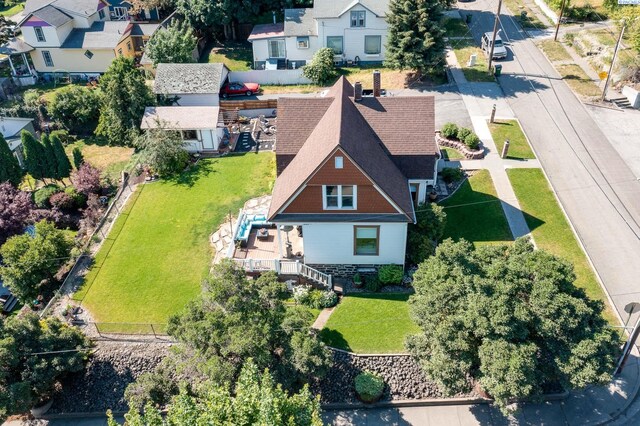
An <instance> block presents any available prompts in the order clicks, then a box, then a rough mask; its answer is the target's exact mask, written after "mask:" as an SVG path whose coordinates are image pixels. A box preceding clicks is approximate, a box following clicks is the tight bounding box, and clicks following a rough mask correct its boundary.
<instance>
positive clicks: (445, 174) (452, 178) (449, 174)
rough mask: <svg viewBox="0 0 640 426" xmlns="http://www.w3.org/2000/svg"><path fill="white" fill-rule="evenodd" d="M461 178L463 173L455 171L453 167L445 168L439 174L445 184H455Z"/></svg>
mask: <svg viewBox="0 0 640 426" xmlns="http://www.w3.org/2000/svg"><path fill="white" fill-rule="evenodd" d="M463 176H464V173H463V172H462V170H460V169H456V168H454V167H445V168H444V169H442V171H441V172H440V177H442V179H443V180H444V181H445V182H446V183H452V182H457V181H459V180H460V179H462V177H463Z"/></svg>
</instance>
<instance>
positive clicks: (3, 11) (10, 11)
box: [0, 2, 24, 18]
mask: <svg viewBox="0 0 640 426" xmlns="http://www.w3.org/2000/svg"><path fill="white" fill-rule="evenodd" d="M23 9H24V3H23V2H20V3H16V4H14V5H12V6H3V7H0V15H2V16H6V17H7V18H10V17H12V16H13V15H15V14H16V13H18V12H20V11H22V10H23Z"/></svg>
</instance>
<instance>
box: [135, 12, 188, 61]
mask: <svg viewBox="0 0 640 426" xmlns="http://www.w3.org/2000/svg"><path fill="white" fill-rule="evenodd" d="M197 44H198V39H197V38H196V36H195V35H194V34H193V28H191V26H190V25H189V24H188V23H187V22H175V21H174V23H172V24H171V25H169V26H168V27H167V28H166V29H161V30H160V31H157V32H156V33H155V34H154V35H153V37H152V38H151V40H149V43H147V45H146V47H145V53H146V55H147V56H148V57H149V59H151V60H152V61H153V66H154V67H155V66H157V65H158V64H160V63H168V64H184V63H188V62H195V60H194V58H193V51H194V50H195V48H196V45H197Z"/></svg>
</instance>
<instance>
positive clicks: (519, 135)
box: [487, 120, 536, 160]
mask: <svg viewBox="0 0 640 426" xmlns="http://www.w3.org/2000/svg"><path fill="white" fill-rule="evenodd" d="M487 124H488V126H489V130H490V131H491V137H492V138H493V141H494V142H495V144H496V147H497V148H498V154H500V153H502V148H503V147H504V143H505V141H506V140H507V139H508V140H509V153H508V154H507V158H513V159H515V160H526V159H534V158H536V156H535V155H534V154H533V151H532V150H531V146H529V142H528V141H527V138H526V136H525V135H524V132H523V131H522V128H521V127H520V123H518V120H496V121H494V122H493V123H489V122H488V121H487Z"/></svg>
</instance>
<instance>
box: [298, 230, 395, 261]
mask: <svg viewBox="0 0 640 426" xmlns="http://www.w3.org/2000/svg"><path fill="white" fill-rule="evenodd" d="M356 225H362V226H372V225H374V226H377V225H379V226H380V237H379V238H380V240H379V247H380V250H379V254H378V256H355V255H354V253H353V249H354V246H353V243H354V241H353V239H354V230H353V227H354V226H356ZM302 238H303V245H304V261H305V263H308V264H334V265H335V264H343V265H374V264H378V265H379V264H388V263H392V264H404V261H405V248H406V238H407V224H406V223H362V224H358V223H312V224H303V225H302Z"/></svg>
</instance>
